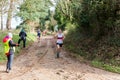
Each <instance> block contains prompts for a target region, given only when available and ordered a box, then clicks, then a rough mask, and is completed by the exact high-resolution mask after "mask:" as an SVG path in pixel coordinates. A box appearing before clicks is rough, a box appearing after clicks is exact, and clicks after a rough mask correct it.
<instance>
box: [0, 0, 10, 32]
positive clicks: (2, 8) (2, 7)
mask: <svg viewBox="0 0 120 80" xmlns="http://www.w3.org/2000/svg"><path fill="white" fill-rule="evenodd" d="M7 5H8V0H1V1H0V15H1V16H0V17H1V30H3V15H4V14H5V13H6V12H7V7H8V6H7Z"/></svg>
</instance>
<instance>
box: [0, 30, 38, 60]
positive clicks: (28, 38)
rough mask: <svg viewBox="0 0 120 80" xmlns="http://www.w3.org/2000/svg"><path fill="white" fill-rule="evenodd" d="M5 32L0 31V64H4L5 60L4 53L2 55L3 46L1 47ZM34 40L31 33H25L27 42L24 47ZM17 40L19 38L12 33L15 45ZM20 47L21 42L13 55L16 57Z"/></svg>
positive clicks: (16, 34) (34, 37)
mask: <svg viewBox="0 0 120 80" xmlns="http://www.w3.org/2000/svg"><path fill="white" fill-rule="evenodd" d="M6 34H7V32H1V31H0V40H1V41H0V62H4V61H5V60H6V56H5V53H4V45H3V42H2V40H3V38H4V37H5V36H6ZM35 39H36V36H35V35H34V34H32V33H27V41H26V46H29V45H30V44H32V43H33V42H34V41H35ZM18 40H19V36H18V33H13V41H14V42H15V43H17V42H18ZM22 45H23V42H21V44H20V47H16V52H15V55H18V54H19V52H20V50H22V49H21V48H22Z"/></svg>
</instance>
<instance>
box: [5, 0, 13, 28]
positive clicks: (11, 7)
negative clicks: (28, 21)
mask: <svg viewBox="0 0 120 80" xmlns="http://www.w3.org/2000/svg"><path fill="white" fill-rule="evenodd" d="M12 11H13V0H10V7H9V10H8V17H7V23H6V27H7V29H8V30H10V29H11V21H12Z"/></svg>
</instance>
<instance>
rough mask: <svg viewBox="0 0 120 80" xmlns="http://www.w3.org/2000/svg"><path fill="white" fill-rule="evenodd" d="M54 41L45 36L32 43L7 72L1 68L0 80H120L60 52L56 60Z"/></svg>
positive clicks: (116, 76)
mask: <svg viewBox="0 0 120 80" xmlns="http://www.w3.org/2000/svg"><path fill="white" fill-rule="evenodd" d="M53 42H54V41H53V39H52V37H51V36H47V37H44V38H42V39H41V42H40V43H37V42H35V43H34V44H33V45H32V46H30V47H29V48H28V49H24V50H23V51H22V55H20V56H18V57H17V58H16V59H15V60H14V64H13V68H12V71H11V72H10V73H5V72H4V71H5V64H4V65H0V80H120V74H115V73H110V72H107V71H104V70H100V69H97V68H93V67H90V66H89V65H86V64H83V63H80V62H78V61H75V60H72V59H71V58H69V57H67V56H65V54H67V53H66V52H65V51H62V53H61V57H60V58H59V59H56V58H55V55H54V49H53Z"/></svg>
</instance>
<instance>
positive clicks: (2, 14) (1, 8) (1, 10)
mask: <svg viewBox="0 0 120 80" xmlns="http://www.w3.org/2000/svg"><path fill="white" fill-rule="evenodd" d="M1 30H3V12H2V7H1Z"/></svg>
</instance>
